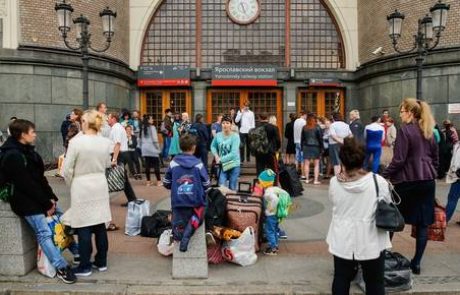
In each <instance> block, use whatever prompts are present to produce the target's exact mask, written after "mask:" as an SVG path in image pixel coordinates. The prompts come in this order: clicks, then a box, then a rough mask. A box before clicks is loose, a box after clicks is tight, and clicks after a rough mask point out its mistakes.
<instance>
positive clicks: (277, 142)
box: [260, 122, 281, 154]
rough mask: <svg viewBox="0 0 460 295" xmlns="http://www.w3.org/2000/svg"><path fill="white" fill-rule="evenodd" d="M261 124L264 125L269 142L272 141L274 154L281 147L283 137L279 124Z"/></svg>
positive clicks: (271, 145)
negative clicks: (281, 136)
mask: <svg viewBox="0 0 460 295" xmlns="http://www.w3.org/2000/svg"><path fill="white" fill-rule="evenodd" d="M260 126H264V128H265V131H266V132H267V138H268V142H269V143H270V153H271V154H273V153H275V152H277V151H278V150H279V149H280V148H281V138H280V132H279V129H278V126H275V125H273V124H270V123H268V122H262V123H261V124H260Z"/></svg>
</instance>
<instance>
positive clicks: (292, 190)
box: [279, 164, 303, 197]
mask: <svg viewBox="0 0 460 295" xmlns="http://www.w3.org/2000/svg"><path fill="white" fill-rule="evenodd" d="M279 182H280V185H281V188H282V189H284V190H285V191H287V192H288V193H289V194H290V195H291V197H298V196H301V195H302V192H303V186H302V183H301V182H300V179H299V175H298V174H297V170H296V168H295V166H290V165H284V164H283V165H282V166H280V173H279Z"/></svg>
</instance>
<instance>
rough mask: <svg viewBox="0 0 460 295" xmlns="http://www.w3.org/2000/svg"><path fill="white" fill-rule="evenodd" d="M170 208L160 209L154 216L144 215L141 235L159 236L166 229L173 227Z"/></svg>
mask: <svg viewBox="0 0 460 295" xmlns="http://www.w3.org/2000/svg"><path fill="white" fill-rule="evenodd" d="M170 214H171V211H169V210H158V211H157V212H155V213H154V214H153V215H152V216H144V217H142V222H141V236H142V237H149V238H159V237H160V235H161V234H162V233H163V231H164V230H166V229H170V228H172V225H171V221H170V220H169V218H168V216H169V215H170Z"/></svg>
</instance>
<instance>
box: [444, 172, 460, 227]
mask: <svg viewBox="0 0 460 295" xmlns="http://www.w3.org/2000/svg"><path fill="white" fill-rule="evenodd" d="M459 197H460V180H457V181H456V182H454V183H452V184H451V185H450V190H449V195H448V197H447V205H446V217H447V222H449V220H450V219H451V218H452V216H453V215H454V212H455V209H456V208H457V202H458V198H459Z"/></svg>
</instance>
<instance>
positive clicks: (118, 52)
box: [19, 0, 129, 63]
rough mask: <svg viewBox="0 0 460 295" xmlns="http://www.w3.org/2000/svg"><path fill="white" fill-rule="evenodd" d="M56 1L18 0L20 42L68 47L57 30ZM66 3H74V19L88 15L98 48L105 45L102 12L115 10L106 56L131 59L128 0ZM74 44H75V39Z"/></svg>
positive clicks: (123, 59) (70, 37)
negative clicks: (110, 42)
mask: <svg viewBox="0 0 460 295" xmlns="http://www.w3.org/2000/svg"><path fill="white" fill-rule="evenodd" d="M55 3H56V0H21V1H19V13H20V22H21V39H20V45H32V46H44V47H62V48H65V45H64V42H63V41H62V38H61V37H60V34H59V31H58V29H57V17H56V12H55V10H54V5H55ZM67 3H70V4H72V6H73V8H74V12H73V14H72V18H75V17H77V16H79V15H80V14H84V15H85V16H87V17H88V18H89V20H90V22H91V25H90V32H91V34H92V38H91V42H92V46H93V47H95V48H97V49H101V48H103V47H104V44H105V43H104V41H105V37H104V36H103V35H102V20H101V18H100V17H99V12H101V11H102V10H103V9H104V7H106V6H109V7H110V8H111V9H112V10H115V11H116V12H117V18H116V19H115V36H114V38H113V41H112V45H111V47H110V49H109V50H108V51H107V52H105V53H104V55H108V56H110V57H113V58H116V59H119V60H121V61H123V62H125V63H128V62H129V0H78V1H77V0H70V1H67ZM69 40H72V41H74V40H75V27H72V31H71V33H70V36H69ZM72 44H74V45H75V43H74V42H73V43H72Z"/></svg>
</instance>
